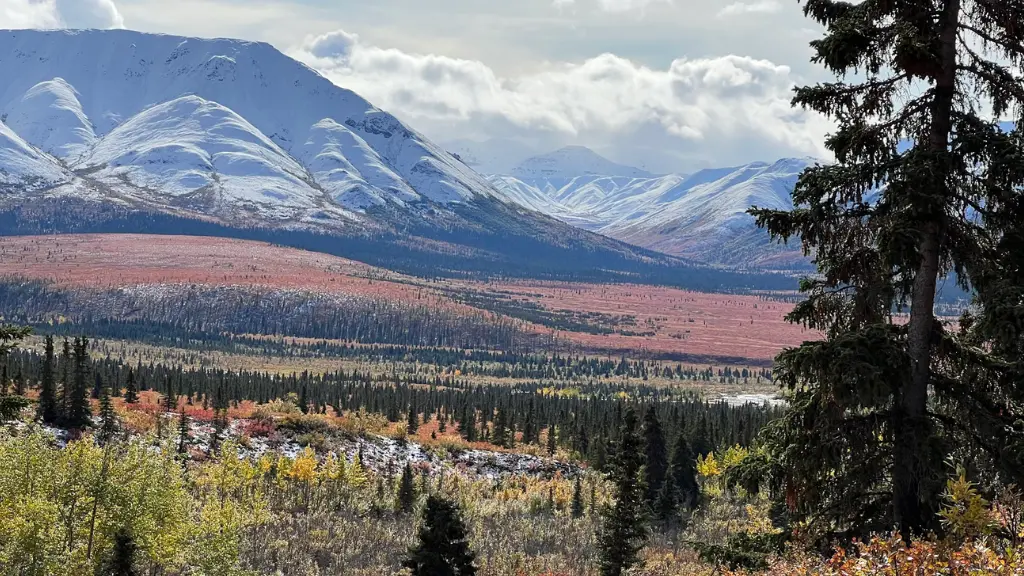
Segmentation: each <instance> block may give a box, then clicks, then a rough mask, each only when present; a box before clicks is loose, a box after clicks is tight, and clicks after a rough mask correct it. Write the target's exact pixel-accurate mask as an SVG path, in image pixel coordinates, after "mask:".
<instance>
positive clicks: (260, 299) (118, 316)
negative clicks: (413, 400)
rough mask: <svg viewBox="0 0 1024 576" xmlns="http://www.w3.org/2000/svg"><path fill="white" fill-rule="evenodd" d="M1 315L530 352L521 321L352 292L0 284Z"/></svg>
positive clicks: (133, 328) (176, 330) (142, 328)
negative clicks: (101, 288)
mask: <svg viewBox="0 0 1024 576" xmlns="http://www.w3.org/2000/svg"><path fill="white" fill-rule="evenodd" d="M0 313H2V314H3V316H4V317H5V318H7V319H9V320H12V321H15V322H19V323H22V324H42V323H50V322H53V321H58V320H59V321H61V322H71V323H74V324H79V325H82V324H84V325H104V324H105V325H106V326H108V327H112V326H115V325H118V324H120V325H121V328H120V330H121V332H122V333H123V334H125V335H128V334H129V333H131V332H134V333H135V334H136V335H141V336H148V337H151V338H152V337H156V336H157V335H159V334H165V333H170V334H186V333H193V332H194V333H199V334H217V333H222V332H232V333H239V334H246V333H248V334H272V335H289V336H298V337H309V338H324V339H338V340H347V341H351V342H373V343H387V344H404V345H414V346H441V347H452V348H497V349H502V350H512V351H516V350H520V349H522V348H526V347H532V346H533V345H534V341H535V340H536V339H537V338H543V336H535V335H528V334H527V333H526V332H525V331H524V329H523V327H522V323H521V322H519V321H517V320H512V319H509V318H503V317H498V316H495V315H492V314H488V313H485V312H480V313H468V312H461V311H453V310H445V309H439V308H435V307H430V306H426V305H416V304H407V303H402V302H396V301H393V300H386V299H382V298H372V297H364V296H352V295H343V296H339V295H330V294H322V293H312V292H299V291H289V290H257V289H251V288H241V287H203V286H184V285H182V286H147V287H138V288H131V289H128V288H125V289H111V290H84V289H74V290H72V289H59V288H56V287H53V286H52V285H48V284H46V283H42V282H37V281H17V280H8V281H6V282H0Z"/></svg>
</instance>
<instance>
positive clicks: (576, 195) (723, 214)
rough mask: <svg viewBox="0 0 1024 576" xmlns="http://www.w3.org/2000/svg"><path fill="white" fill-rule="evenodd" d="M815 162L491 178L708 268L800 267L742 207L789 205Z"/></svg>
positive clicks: (541, 204)
mask: <svg viewBox="0 0 1024 576" xmlns="http://www.w3.org/2000/svg"><path fill="white" fill-rule="evenodd" d="M593 154H594V153H593V152H591V153H590V154H587V155H586V156H589V155H593ZM580 156H583V155H576V157H580ZM605 162H606V163H607V164H612V163H611V162H609V161H605ZM813 162H814V160H812V159H807V158H802V159H784V160H779V161H777V162H775V163H771V164H768V163H764V162H757V163H753V164H748V165H745V166H738V167H731V168H716V169H708V170H701V171H699V172H697V173H695V174H692V175H689V176H684V175H678V174H670V175H666V176H651V175H646V176H644V175H639V174H638V173H641V172H642V171H639V170H637V169H629V168H628V167H619V166H618V165H614V164H612V167H611V168H606V169H608V170H609V172H610V173H609V174H599V173H597V174H595V173H589V174H583V173H579V175H577V176H575V177H571V174H572V173H573V171H574V170H577V169H578V166H573V164H572V163H568V164H567V166H566V167H564V168H563V167H562V166H559V165H558V164H557V163H547V162H545V163H543V165H544V166H545V167H546V168H545V170H543V171H542V172H541V173H538V172H537V171H530V170H524V171H513V173H512V174H510V175H494V176H491V177H490V180H491V182H492V183H493V184H494V186H495V187H496V188H497V189H498V190H500V191H501V192H502V194H503V195H505V196H506V197H508V198H510V199H512V200H514V201H515V202H517V203H519V204H521V205H523V206H527V207H529V208H531V209H534V210H539V211H543V212H545V213H547V214H550V215H551V216H554V217H555V218H558V219H560V220H562V221H564V222H568V223H571V224H573V225H576V226H580V227H583V228H586V229H588V230H592V231H595V232H599V233H601V234H604V235H607V236H610V237H612V238H616V239H619V240H623V241H625V242H629V243H631V244H634V245H637V246H642V247H645V248H649V249H652V250H657V251H659V252H664V253H667V254H673V255H677V256H682V257H685V258H689V259H693V260H698V261H702V262H707V263H714V264H725V265H729V266H752V267H780V268H791V267H802V266H804V265H806V263H805V261H804V259H803V258H802V256H801V254H800V252H799V247H798V246H789V247H786V246H778V245H776V244H773V243H772V242H770V241H769V239H768V236H767V234H766V233H764V232H763V231H761V230H759V229H757V227H756V226H755V225H754V220H753V218H752V217H751V216H750V215H748V214H747V210H748V209H749V208H750V207H751V206H753V205H756V206H759V207H762V208H776V209H790V208H792V199H791V193H792V191H793V187H794V186H795V184H796V180H797V178H798V177H799V175H800V173H801V172H802V171H803V170H804V169H805V168H807V167H808V166H809V165H811V164H813ZM601 164H602V163H600V162H593V163H592V165H594V166H600V165H601ZM607 164H606V166H607Z"/></svg>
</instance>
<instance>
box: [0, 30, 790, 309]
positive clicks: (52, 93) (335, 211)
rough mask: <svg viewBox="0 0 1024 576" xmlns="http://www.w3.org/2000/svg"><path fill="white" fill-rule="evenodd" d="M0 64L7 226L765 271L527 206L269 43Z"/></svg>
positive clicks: (623, 273)
mask: <svg viewBox="0 0 1024 576" xmlns="http://www.w3.org/2000/svg"><path fill="white" fill-rule="evenodd" d="M0 75H2V76H3V77H4V78H5V79H6V80H7V81H6V82H5V83H4V85H3V86H2V87H0V123H2V126H3V127H2V128H0V130H2V132H0V146H2V148H0V161H2V164H0V169H2V170H3V172H2V174H3V176H2V178H3V180H2V183H3V184H2V185H3V186H4V191H5V192H6V193H5V194H4V196H3V198H0V233H4V234H33V233H43V232H133V231H134V232H142V231H145V232H156V233H186V234H202V235H216V236H234V237H243V238H253V239H260V240H267V241H273V242H277V243H281V244H287V245H291V246H298V247H302V248H307V249H313V250H318V251H323V252H328V253H332V254H337V255H341V256H346V257H352V258H357V259H360V260H363V261H367V262H370V263H373V264H378V265H382V266H385V267H391V268H395V269H399V270H404V271H407V272H413V273H416V274H420V275H466V274H470V275H481V274H483V275H503V276H507V275H513V276H531V277H546V278H576V277H580V276H581V275H582V276H583V277H584V278H583V279H595V278H598V277H602V278H605V279H616V278H618V279H623V278H627V277H628V278H633V279H648V280H650V281H656V282H667V283H673V284H677V285H686V286H691V287H695V288H697V287H704V288H716V289H722V288H736V287H754V286H758V285H760V284H761V283H762V282H763V281H762V280H761V279H756V278H753V277H732V276H721V275H719V274H718V273H717V272H715V271H712V270H698V269H695V268H693V267H687V266H686V265H685V262H683V261H681V260H678V259H674V258H670V257H668V256H664V255H661V254H658V253H655V252H649V251H646V250H643V249H638V248H635V247H632V246H630V245H628V244H625V243H622V242H618V241H615V240H611V239H609V238H606V237H603V236H600V235H597V234H594V233H591V232H588V231H584V230H580V229H577V228H574V227H572V226H569V225H566V224H565V223H563V222H561V221H559V220H557V219H554V218H551V217H549V216H547V215H545V214H542V213H540V212H536V211H534V210H529V209H523V208H522V207H520V205H518V204H516V203H514V202H512V201H511V200H510V199H509V198H508V197H506V196H504V195H503V194H502V193H501V192H499V191H498V190H496V189H495V188H494V187H493V186H492V185H491V183H489V182H488V181H487V180H486V179H485V178H484V177H482V176H480V175H479V174H477V173H476V172H474V171H473V170H472V169H471V168H470V167H469V166H467V165H466V164H465V163H463V162H462V161H460V160H458V159H456V158H455V157H454V156H452V155H450V154H449V153H448V152H446V151H445V150H443V149H441V148H440V147H438V146H437V145H435V144H434V143H432V142H431V141H429V140H428V139H427V138H425V137H424V136H423V135H421V134H419V133H418V132H416V131H415V130H413V129H412V128H410V127H408V126H406V125H405V124H403V123H402V122H400V121H399V120H397V119H396V118H395V117H393V116H391V115H390V114H388V113H387V112H385V111H383V110H380V109H378V108H376V107H374V106H373V105H372V104H370V103H369V102H367V101H366V100H364V99H363V98H361V97H360V96H358V95H357V94H355V93H353V92H351V91H349V90H345V89H344V88H340V87H338V86H335V85H334V84H332V83H331V82H329V81H328V80H327V79H325V78H323V77H322V76H320V75H319V74H317V73H316V72H315V71H313V70H311V69H310V68H308V67H306V66H304V65H302V64H300V63H298V62H296V61H295V60H292V59H291V58H289V57H287V56H285V55H284V54H282V53H280V52H279V51H277V50H276V49H274V48H273V47H271V46H269V45H267V44H262V43H253V42H243V41H237V40H225V39H215V40H204V39H196V38H183V37H176V36H164V35H154V34H142V33H138V32H132V31H125V30H109V31H96V30H90V31H45V32H44V31H3V32H0ZM768 282H769V283H773V282H774V283H775V284H776V285H779V286H781V285H782V284H783V283H784V281H783V280H781V279H774V280H768Z"/></svg>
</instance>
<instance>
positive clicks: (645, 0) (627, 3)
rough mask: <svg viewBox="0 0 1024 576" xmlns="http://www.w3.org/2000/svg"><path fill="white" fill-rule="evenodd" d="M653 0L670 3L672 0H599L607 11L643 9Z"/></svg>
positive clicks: (653, 1)
mask: <svg viewBox="0 0 1024 576" xmlns="http://www.w3.org/2000/svg"><path fill="white" fill-rule="evenodd" d="M655 2H664V3H666V4H671V3H672V0H600V4H601V8H602V9H604V10H605V11H607V12H629V11H631V10H643V9H644V8H647V6H648V5H650V4H654V3H655Z"/></svg>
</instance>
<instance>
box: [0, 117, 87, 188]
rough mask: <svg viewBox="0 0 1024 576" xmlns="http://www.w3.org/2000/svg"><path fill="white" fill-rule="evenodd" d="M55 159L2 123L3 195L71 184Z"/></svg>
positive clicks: (0, 172) (0, 168) (0, 170)
mask: <svg viewBox="0 0 1024 576" xmlns="http://www.w3.org/2000/svg"><path fill="white" fill-rule="evenodd" d="M71 179H72V176H71V175H70V174H68V173H67V171H66V170H64V168H63V167H62V166H61V165H60V164H59V163H58V162H57V161H56V160H54V159H53V158H51V157H49V156H47V155H46V154H44V153H42V152H40V151H38V150H36V149H35V148H33V147H32V146H31V145H29V144H28V143H27V142H25V141H24V140H22V139H21V137H20V136H18V135H17V134H15V133H14V131H13V130H11V129H10V127H8V126H7V124H5V123H3V122H0V193H4V194H7V193H13V192H18V191H30V192H31V191H35V190H40V189H44V188H49V187H52V186H56V185H60V184H65V183H67V182H70V181H71Z"/></svg>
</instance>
